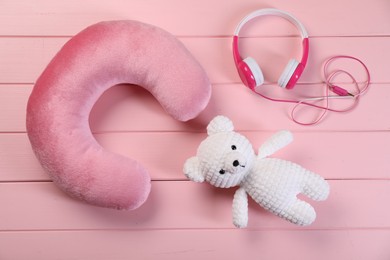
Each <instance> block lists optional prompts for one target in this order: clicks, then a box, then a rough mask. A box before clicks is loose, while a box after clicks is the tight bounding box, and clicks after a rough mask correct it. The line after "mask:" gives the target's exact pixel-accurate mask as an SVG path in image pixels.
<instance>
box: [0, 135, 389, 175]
mask: <svg viewBox="0 0 390 260" xmlns="http://www.w3.org/2000/svg"><path fill="white" fill-rule="evenodd" d="M241 133H242V134H244V135H245V136H247V137H248V138H249V140H250V141H251V142H252V144H253V147H254V148H255V150H257V148H258V147H260V145H261V144H262V143H263V142H264V141H265V140H266V139H267V138H268V137H269V136H271V134H272V132H262V131H256V132H247V131H245V132H241ZM95 137H96V138H97V140H98V142H99V143H101V144H102V146H103V147H105V148H107V149H108V150H110V151H113V152H116V153H119V154H122V155H125V156H127V157H131V158H135V159H136V160H138V161H140V162H141V163H142V164H143V165H144V166H145V167H146V168H147V169H148V170H149V172H150V175H151V176H152V179H153V180H186V178H185V176H184V175H183V172H182V169H183V165H184V162H185V160H186V159H188V158H189V157H191V156H194V155H195V153H196V149H197V147H198V145H199V143H200V142H201V140H203V139H204V138H205V133H184V132H183V133H180V132H176V133H172V132H167V133H155V132H150V133H138V132H134V133H111V134H97V135H95ZM294 138H295V140H294V142H293V143H292V144H290V145H289V146H288V147H286V148H284V149H283V150H281V151H280V152H278V153H277V154H275V155H273V156H274V157H278V158H283V159H286V160H290V161H293V162H296V163H298V164H301V165H303V166H305V167H306V168H308V169H310V170H312V171H314V172H317V173H318V174H321V175H322V176H324V177H325V178H328V179H390V164H388V163H387V161H388V154H389V153H388V151H387V149H388V147H390V133H389V132H295V133H294ZM167 147H169V149H170V150H169V152H168V153H167V151H166V150H167ZM48 180H49V177H48V176H47V175H46V173H45V172H44V171H43V169H42V167H41V166H40V165H39V163H38V161H37V159H36V158H35V156H34V154H33V152H32V149H31V147H30V143H29V141H28V138H27V136H26V134H1V135H0V182H13V181H16V182H20V181H48Z"/></svg>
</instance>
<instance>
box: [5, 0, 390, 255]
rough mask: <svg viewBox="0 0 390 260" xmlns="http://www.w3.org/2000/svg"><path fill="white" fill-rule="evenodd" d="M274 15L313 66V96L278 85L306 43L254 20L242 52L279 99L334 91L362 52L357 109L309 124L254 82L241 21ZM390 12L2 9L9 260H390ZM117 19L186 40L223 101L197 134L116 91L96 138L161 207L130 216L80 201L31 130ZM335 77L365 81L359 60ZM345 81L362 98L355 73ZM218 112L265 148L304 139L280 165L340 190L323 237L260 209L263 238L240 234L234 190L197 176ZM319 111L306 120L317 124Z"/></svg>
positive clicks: (347, 8)
mask: <svg viewBox="0 0 390 260" xmlns="http://www.w3.org/2000/svg"><path fill="white" fill-rule="evenodd" d="M265 7H274V8H280V9H283V10H286V11H289V12H291V13H293V14H294V15H295V16H296V17H297V18H299V20H300V21H302V23H303V24H304V25H305V27H306V28H307V30H308V32H309V35H310V56H309V62H308V67H307V69H306V70H305V72H304V74H303V76H302V78H301V79H300V81H299V84H298V86H297V87H296V88H295V89H294V90H293V91H283V90H281V89H280V88H278V87H277V86H276V82H277V80H278V78H279V75H280V74H281V71H282V70H283V68H284V66H285V65H286V63H287V61H288V60H289V59H290V58H291V57H299V55H300V51H301V46H300V45H301V42H300V39H299V37H298V33H297V31H296V29H295V28H294V27H293V26H291V24H289V23H288V22H286V21H283V20H280V19H275V18H272V17H268V18H261V19H258V20H256V21H254V22H251V23H249V24H248V26H246V27H245V28H244V30H243V31H242V36H243V37H242V39H241V41H240V49H241V52H242V55H243V56H252V57H253V58H255V59H256V60H257V61H258V63H259V64H260V66H261V68H262V70H263V72H264V74H265V78H266V84H265V85H264V86H263V91H264V93H266V94H268V95H270V96H272V97H277V98H292V99H301V98H305V97H311V96H318V95H322V93H323V92H324V84H323V81H324V78H323V75H322V66H323V63H324V61H325V60H326V59H328V58H329V57H331V56H333V55H338V54H345V55H353V56H356V57H358V58H360V59H361V60H363V61H364V62H365V63H366V64H367V66H368V67H369V69H370V72H371V76H372V81H373V84H372V85H371V88H370V90H369V91H368V92H367V93H366V94H365V95H364V96H363V98H362V99H361V101H360V103H359V105H358V107H357V108H356V109H355V110H353V111H352V112H350V113H345V114H329V115H328V116H327V118H326V119H325V120H324V122H322V123H321V124H319V125H316V126H313V127H303V126H299V125H296V124H294V123H293V122H291V120H290V119H289V117H290V116H289V113H290V111H291V109H292V108H293V106H292V105H289V104H280V103H274V102H270V101H267V100H264V99H262V98H261V97H259V96H257V95H255V94H254V93H252V92H251V91H249V90H248V89H247V88H245V87H243V84H242V83H241V82H240V80H239V77H238V74H237V72H236V68H235V66H234V63H233V58H232V53H231V36H232V34H233V31H234V29H235V27H236V25H237V23H238V22H239V21H240V20H241V18H243V17H244V16H245V15H246V14H248V13H249V12H251V11H253V10H256V9H259V8H265ZM389 11H390V1H388V0H359V1H351V0H329V1H310V0H302V1H299V2H297V1H285V0H272V1H271V0H264V1H258V0H245V1H243V0H231V1H222V0H211V1H210V0H207V1H206V0H198V1H193V0H167V1H157V0H147V1H145V0H134V1H125V0H112V1H93V0H85V1H75V0H69V1H57V0H55V1H53V0H36V1H27V0H18V1H15V0H2V1H0V24H1V26H0V205H2V208H1V210H0V259H1V260H24V259H40V260H51V259H67V260H68V259H74V260H85V259H91V260H92V259H97V260H99V259H241V258H242V259H266V260H274V259H293V260H295V259H324V260H325V259H326V260H328V259H347V260H349V259H350V260H366V259H370V260H388V259H390V250H389V241H390V207H389V206H388V204H389V203H388V201H389V200H390V162H389V155H390V150H389V147H390V110H389V109H388V104H389V99H390V85H389V83H390V74H389V67H390V64H389V61H390V49H389V48H388V46H390V37H389V36H390V18H389V15H388V14H389ZM118 19H135V20H139V21H143V22H146V23H150V24H153V25H156V26H159V27H161V28H163V29H166V30H167V31H169V32H170V33H172V34H173V35H175V36H177V37H178V38H179V40H181V41H182V42H183V43H184V45H185V46H186V47H187V48H188V49H189V51H190V52H191V53H192V54H193V55H194V57H195V58H196V59H197V60H199V62H200V63H201V65H202V66H203V67H204V68H205V70H206V72H207V74H208V75H209V77H210V80H211V82H212V90H213V94H212V98H211V101H210V103H209V105H208V106H207V108H206V109H205V110H204V111H203V112H202V113H201V114H200V116H199V117H197V118H196V119H195V120H191V121H189V122H185V123H182V122H177V121H175V120H173V119H172V118H170V117H169V115H167V114H166V113H165V112H164V111H163V109H162V108H161V107H160V105H159V104H158V102H157V101H156V100H155V99H154V98H153V97H152V96H151V95H150V94H149V93H147V92H146V91H145V90H143V89H141V88H139V87H136V86H130V85H118V86H116V87H113V88H111V89H110V90H108V91H107V92H106V93H104V94H103V96H102V97H101V98H100V99H99V101H98V102H97V104H96V105H95V106H94V108H93V110H92V112H91V115H90V126H91V130H92V132H93V134H94V136H95V138H96V139H97V141H98V142H99V143H100V144H101V145H102V146H103V147H105V148H107V149H109V150H111V151H114V152H117V153H120V154H123V155H125V156H128V157H132V158H135V159H137V160H139V161H140V162H141V163H142V164H144V165H145V166H146V167H147V168H148V170H149V172H150V174H151V176H152V180H153V181H152V193H151V196H150V198H149V200H148V201H147V203H146V204H145V205H144V206H142V207H141V208H140V209H139V210H136V211H130V212H125V211H114V210H109V209H102V208H97V207H93V206H89V205H86V204H83V203H81V202H79V201H76V200H74V199H72V198H70V197H68V196H67V195H65V194H64V193H63V192H62V191H60V190H59V189H58V188H57V187H56V186H55V185H54V184H53V183H52V182H51V181H50V179H49V178H48V176H47V175H46V173H45V172H44V171H43V169H42V167H41V166H40V165H39V163H38V161H37V159H36V158H35V156H34V154H33V151H32V150H31V146H30V143H29V141H28V138H27V134H26V129H25V109H26V103H27V100H28V97H29V94H30V93H31V90H32V88H33V84H34V82H35V81H36V79H37V78H38V76H39V75H40V73H41V72H42V70H43V69H44V68H45V66H46V65H47V64H48V63H49V61H50V60H51V59H52V57H53V56H54V55H55V53H56V52H58V51H59V50H60V48H61V46H62V45H63V44H64V43H65V42H66V41H67V40H69V39H70V37H72V36H73V35H75V34H76V33H78V32H79V31H80V30H82V29H83V28H85V27H86V26H88V25H91V24H93V23H96V22H99V21H102V20H118ZM335 68H341V69H346V70H348V71H349V72H351V73H352V74H353V75H354V76H356V77H357V79H358V80H359V81H360V82H363V81H364V80H365V75H364V73H363V71H362V68H361V67H359V66H357V65H356V64H354V63H351V62H343V61H340V62H337V63H335V64H334V66H332V69H335ZM336 82H337V84H340V86H343V87H346V88H348V89H352V88H351V84H349V83H350V80H349V79H347V78H345V77H338V78H336ZM348 104H349V103H348V101H346V102H344V101H340V102H337V101H332V103H331V105H332V106H334V107H344V106H347V105H348ZM218 114H223V115H226V116H228V117H230V118H231V119H232V120H233V122H234V124H235V127H236V129H237V131H240V132H241V133H242V134H244V135H246V136H247V137H248V138H249V139H250V141H251V142H252V143H253V146H254V147H255V148H257V147H259V146H260V145H261V144H262V143H263V142H264V140H266V139H267V137H269V136H270V135H271V134H272V133H273V132H275V131H278V130H281V129H290V130H291V131H292V132H293V134H294V138H295V139H294V142H293V143H292V144H290V145H289V146H287V147H286V148H284V149H283V150H281V151H280V152H278V153H277V154H275V157H279V158H284V159H287V160H291V161H294V162H297V163H299V164H301V165H303V166H304V167H306V168H308V169H310V170H312V171H314V172H317V173H319V174H321V175H322V176H324V177H325V178H326V179H328V180H329V182H330V185H331V193H330V197H329V199H328V200H327V201H324V202H315V203H314V202H311V203H312V204H313V205H314V207H315V208H316V210H317V220H316V222H315V223H314V224H313V225H312V226H309V227H305V228H301V227H297V226H294V225H292V224H289V223H287V222H285V221H283V220H281V219H279V218H277V217H275V216H273V215H272V214H270V213H268V212H266V211H265V210H263V209H262V208H260V207H259V206H258V205H257V204H255V203H254V202H253V201H251V202H250V205H249V227H248V229H245V230H238V229H235V228H234V227H233V225H232V223H231V207H232V198H233V194H234V189H228V190H222V189H216V188H213V187H210V186H208V185H206V184H196V183H192V182H189V181H187V180H186V179H185V177H184V175H183V173H182V167H183V163H184V161H185V160H186V159H187V158H188V157H190V156H192V155H194V154H195V152H196V148H197V146H198V145H199V142H200V141H201V140H202V139H203V138H205V136H206V133H205V127H206V125H207V123H208V122H209V120H210V119H212V118H213V117H214V116H215V115H218ZM317 114H318V111H313V110H310V109H303V110H300V112H299V115H300V116H302V118H304V119H310V118H312V117H313V116H315V115H317ZM113 177H114V174H113Z"/></svg>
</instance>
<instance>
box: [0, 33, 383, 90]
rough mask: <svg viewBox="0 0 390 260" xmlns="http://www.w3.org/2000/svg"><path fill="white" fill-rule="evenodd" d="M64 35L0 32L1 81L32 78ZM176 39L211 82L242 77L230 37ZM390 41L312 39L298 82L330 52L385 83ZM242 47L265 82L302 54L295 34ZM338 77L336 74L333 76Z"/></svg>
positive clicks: (248, 41)
mask: <svg viewBox="0 0 390 260" xmlns="http://www.w3.org/2000/svg"><path fill="white" fill-rule="evenodd" d="M68 39H69V38H68V37H63V38H42V37H36V38H35V37H34V38H31V37H26V38H13V37H11V38H9V37H0V57H2V61H1V62H0V83H12V84H18V83H19V84H20V83H34V82H35V81H36V79H37V78H38V76H39V75H40V73H41V72H42V71H43V69H44V68H45V66H46V65H47V64H48V63H49V61H50V60H51V58H52V57H54V55H55V53H56V52H57V51H59V50H60V48H61V47H62V45H63V44H64V43H65V42H66V41H67V40H68ZM179 39H180V40H181V41H182V42H183V43H184V45H185V46H186V47H187V48H188V50H189V51H190V52H191V53H192V54H193V55H194V57H195V58H196V59H197V60H198V61H199V62H200V63H201V65H202V66H203V67H204V68H205V70H206V72H207V74H208V75H209V77H210V80H211V82H212V83H215V84H225V83H233V82H235V83H238V82H240V79H239V76H238V74H237V71H236V67H235V65H234V62H233V56H232V51H231V45H232V39H231V38H230V37H228V38H204V37H202V38H196V37H190V38H185V37H184V38H183V37H181V38H179ZM389 45H390V38H389V37H330V38H312V39H311V40H310V55H309V61H308V65H307V68H306V70H305V72H304V74H303V75H302V78H301V79H300V81H299V82H300V83H320V82H323V80H324V79H323V77H322V66H323V63H324V62H325V60H327V59H328V58H329V57H331V56H334V55H340V54H343V55H352V56H355V57H358V58H360V59H361V60H363V61H364V62H365V63H366V65H367V66H368V68H369V69H370V70H371V74H372V75H371V76H372V81H373V82H376V83H383V82H389V76H388V71H387V69H386V68H388V67H390V51H388V46H389ZM240 49H241V54H242V56H243V57H247V56H251V57H253V58H254V59H256V61H257V62H258V63H259V65H260V66H261V68H262V70H263V73H264V75H265V80H266V82H268V83H276V82H277V81H278V79H279V76H280V75H281V74H282V71H283V69H284V67H285V66H286V64H287V63H288V61H289V60H290V59H291V58H296V59H300V57H299V56H300V53H301V41H300V40H299V39H298V38H297V37H295V38H292V37H281V38H270V37H266V38H245V39H242V41H240ZM378 64H381V66H378ZM335 65H337V66H336V67H337V68H339V69H345V70H348V71H349V72H350V73H352V74H353V75H354V76H355V77H356V78H357V80H361V81H363V80H365V79H366V78H365V74H364V72H363V70H362V69H361V67H358V66H355V64H354V63H351V62H347V63H337V64H335ZM333 69H334V68H333ZM337 80H340V79H339V78H336V81H337ZM341 80H345V79H341ZM348 80H349V79H348Z"/></svg>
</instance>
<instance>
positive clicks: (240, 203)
mask: <svg viewBox="0 0 390 260" xmlns="http://www.w3.org/2000/svg"><path fill="white" fill-rule="evenodd" d="M233 224H234V225H235V226H236V227H238V228H245V227H246V226H247V225H248V195H247V193H246V191H245V189H244V188H242V187H241V188H239V189H238V190H237V191H236V192H235V193H234V198H233Z"/></svg>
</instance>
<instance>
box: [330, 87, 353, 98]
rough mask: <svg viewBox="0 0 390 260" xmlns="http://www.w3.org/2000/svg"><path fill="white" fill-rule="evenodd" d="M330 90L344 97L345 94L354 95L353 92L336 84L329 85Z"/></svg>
mask: <svg viewBox="0 0 390 260" xmlns="http://www.w3.org/2000/svg"><path fill="white" fill-rule="evenodd" d="M329 88H330V90H332V92H334V93H335V94H337V95H339V96H342V97H345V96H351V97H354V95H353V94H351V93H349V92H348V91H347V90H346V89H343V88H341V87H339V86H336V85H331V86H329Z"/></svg>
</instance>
